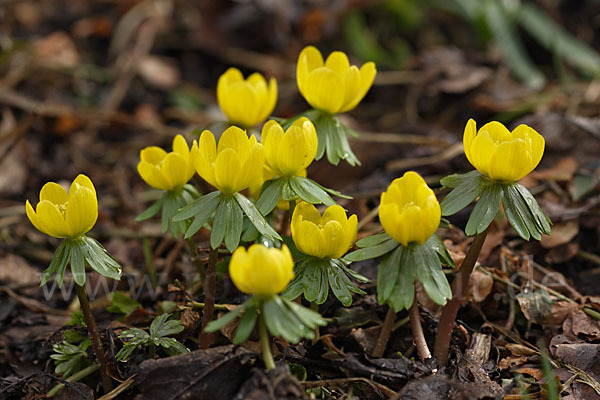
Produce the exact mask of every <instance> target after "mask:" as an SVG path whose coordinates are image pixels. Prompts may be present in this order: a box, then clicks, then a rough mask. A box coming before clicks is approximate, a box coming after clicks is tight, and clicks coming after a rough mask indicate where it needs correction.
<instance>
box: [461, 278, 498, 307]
mask: <svg viewBox="0 0 600 400" xmlns="http://www.w3.org/2000/svg"><path fill="white" fill-rule="evenodd" d="M493 286H494V278H492V277H491V276H490V275H488V274H484V273H483V272H481V271H477V270H475V271H473V273H472V274H471V278H470V279H469V286H468V288H467V296H466V298H465V300H464V302H465V303H466V302H467V301H469V300H472V301H474V302H475V303H481V302H482V301H483V300H485V298H486V297H487V296H488V295H489V294H490V293H491V291H492V287H493Z"/></svg>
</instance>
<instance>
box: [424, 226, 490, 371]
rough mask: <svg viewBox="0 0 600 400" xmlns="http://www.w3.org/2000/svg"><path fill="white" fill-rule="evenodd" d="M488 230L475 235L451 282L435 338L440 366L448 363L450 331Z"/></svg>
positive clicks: (435, 350) (436, 354) (435, 353)
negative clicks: (449, 295) (447, 300)
mask: <svg viewBox="0 0 600 400" xmlns="http://www.w3.org/2000/svg"><path fill="white" fill-rule="evenodd" d="M488 230H489V228H488V229H486V230H485V231H483V232H481V233H478V234H477V235H475V238H474V239H473V243H471V247H470V248H469V251H468V252H467V255H466V256H465V259H464V260H463V262H462V265H461V267H460V270H459V271H458V274H457V275H456V276H455V277H454V280H453V281H452V300H450V301H449V302H448V304H446V305H445V306H444V308H443V309H442V316H441V317H440V322H439V324H438V330H437V335H436V337H435V348H434V355H435V357H436V358H437V360H438V364H439V365H440V366H445V365H446V364H447V363H448V354H449V352H450V339H451V338H452V329H453V328H454V322H455V321H456V314H458V308H459V307H460V303H461V302H462V300H463V299H464V297H465V295H466V293H467V287H468V284H469V278H470V277H471V273H472V272H473V268H474V267H475V263H476V262H477V258H478V257H479V253H481V248H482V247H483V243H484V242H485V237H486V236H487V233H488Z"/></svg>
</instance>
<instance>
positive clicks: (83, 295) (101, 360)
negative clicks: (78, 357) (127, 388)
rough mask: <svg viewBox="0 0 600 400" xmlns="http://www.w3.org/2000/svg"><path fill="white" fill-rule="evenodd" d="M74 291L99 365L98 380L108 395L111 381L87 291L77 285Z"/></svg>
mask: <svg viewBox="0 0 600 400" xmlns="http://www.w3.org/2000/svg"><path fill="white" fill-rule="evenodd" d="M75 291H76V292H77V297H78V298H79V305H80V306H81V312H82V313H83V318H84V319H85V325H86V326H87V330H88V333H89V334H90V338H91V340H92V346H93V348H94V354H96V359H97V360H98V364H99V365H100V379H101V380H102V387H103V388H104V393H108V392H110V391H111V390H112V380H111V379H110V376H108V369H107V363H106V357H104V349H103V348H102V342H100V335H99V334H98V327H97V326H96V320H94V316H93V315H92V310H91V308H90V303H89V301H88V296H87V291H86V290H85V286H79V285H75Z"/></svg>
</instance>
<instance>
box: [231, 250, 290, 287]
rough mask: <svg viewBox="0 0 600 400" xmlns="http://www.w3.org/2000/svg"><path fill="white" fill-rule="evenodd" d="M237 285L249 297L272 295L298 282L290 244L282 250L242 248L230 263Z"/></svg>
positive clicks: (233, 278) (234, 253)
mask: <svg viewBox="0 0 600 400" xmlns="http://www.w3.org/2000/svg"><path fill="white" fill-rule="evenodd" d="M229 276H230V277H231V280H232V281H233V283H234V285H235V286H236V287H237V288H238V289H239V290H240V291H242V292H244V293H247V294H253V295H259V296H269V295H273V294H277V293H280V292H281V291H283V289H285V287H286V286H287V285H288V283H290V281H291V280H292V279H294V260H293V259H292V254H291V253H290V250H289V249H288V248H287V246H286V245H283V247H282V248H281V249H277V248H274V247H271V248H268V247H265V246H263V245H262V244H253V245H252V246H250V247H249V248H248V250H247V251H246V249H245V248H244V247H238V248H237V249H236V250H235V251H234V252H233V255H232V256H231V261H230V262H229Z"/></svg>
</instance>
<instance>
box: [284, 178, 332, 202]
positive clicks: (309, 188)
mask: <svg viewBox="0 0 600 400" xmlns="http://www.w3.org/2000/svg"><path fill="white" fill-rule="evenodd" d="M289 184H290V186H291V188H292V190H293V191H294V193H295V195H297V196H298V197H300V198H301V199H302V200H304V201H306V202H308V203H311V204H325V205H326V206H333V205H335V204H336V203H335V201H333V199H332V198H331V196H329V194H327V192H326V191H325V190H323V189H321V187H319V185H317V184H316V183H315V182H313V181H312V180H310V179H308V178H304V177H302V176H292V177H291V178H289Z"/></svg>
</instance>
